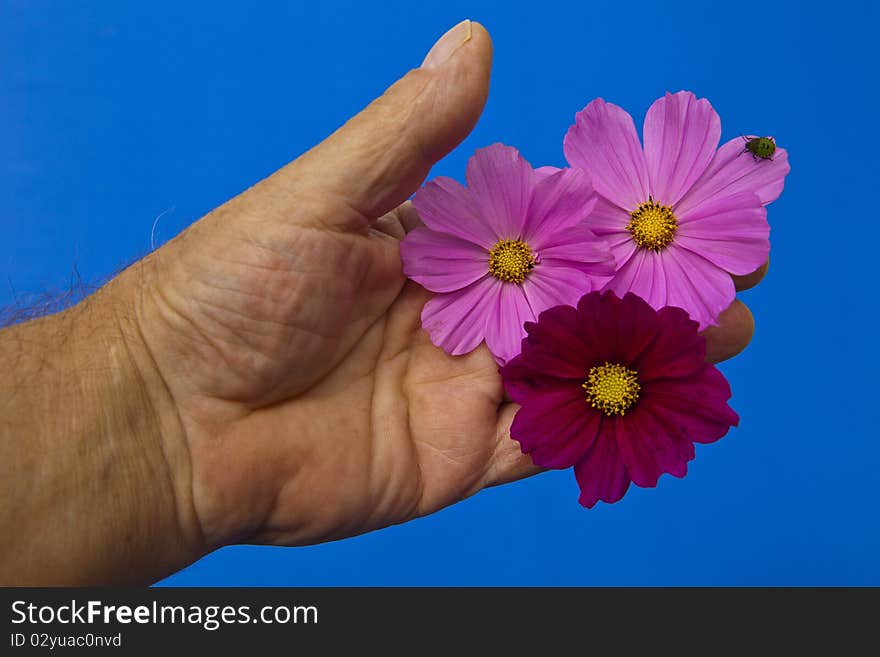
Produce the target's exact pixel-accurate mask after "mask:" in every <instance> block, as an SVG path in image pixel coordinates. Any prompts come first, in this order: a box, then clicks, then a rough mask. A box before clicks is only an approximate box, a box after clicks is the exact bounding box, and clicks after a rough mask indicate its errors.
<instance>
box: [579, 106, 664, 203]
mask: <svg viewBox="0 0 880 657" xmlns="http://www.w3.org/2000/svg"><path fill="white" fill-rule="evenodd" d="M563 150H564V151H565V157H566V159H567V160H568V162H569V164H571V165H572V166H575V167H580V168H581V169H585V170H586V171H587V173H589V174H590V177H591V178H592V180H593V187H595V189H596V191H597V192H599V194H601V195H602V196H604V197H606V198H607V199H608V200H610V201H611V202H613V203H615V204H616V205H618V206H620V207H621V208H623V209H624V210H627V211H632V210H634V209H635V208H636V207H637V206H638V205H639V203H643V202H644V201H646V200H648V194H650V187H649V186H648V182H649V180H648V169H647V166H646V164H645V156H644V153H643V152H642V145H641V144H640V143H639V136H638V134H637V133H636V127H635V125H634V124H633V120H632V117H631V116H630V115H629V114H627V113H626V112H625V111H624V110H623V109H621V108H620V107H618V106H617V105H613V104H611V103H606V102H605V101H604V100H602V99H601V98H597V99H596V100H594V101H593V102H591V103H590V104H589V105H587V106H586V107H585V108H584V109H583V110H581V111H580V112H578V114H577V116H576V117H575V124H574V125H573V126H571V127H570V128H569V129H568V133H567V134H566V135H565V140H564V141H563Z"/></svg>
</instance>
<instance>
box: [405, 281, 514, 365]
mask: <svg viewBox="0 0 880 657" xmlns="http://www.w3.org/2000/svg"><path fill="white" fill-rule="evenodd" d="M500 290H501V281H499V280H498V279H496V278H494V277H492V276H486V277H485V278H481V279H480V280H478V281H477V282H475V283H471V284H470V285H469V286H467V287H466V288H464V289H461V290H457V291H455V292H447V293H445V294H437V295H434V298H433V299H431V300H430V301H428V303H426V304H425V307H424V308H423V309H422V328H424V329H425V331H427V333H428V335H429V336H430V337H431V342H433V343H434V344H435V345H437V346H438V347H440V348H442V349H443V350H444V351H446V353H449V354H452V355H453V356H458V355H460V354H466V353H468V352H469V351H473V350H474V349H476V347H477V346H478V345H479V344H480V343H481V342H482V341H483V340H484V339H485V337H486V318H487V314H488V313H487V309H488V308H490V307H491V306H492V305H493V304H495V303H497V301H496V298H497V297H498V296H499V295H500Z"/></svg>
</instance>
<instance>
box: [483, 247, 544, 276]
mask: <svg viewBox="0 0 880 657" xmlns="http://www.w3.org/2000/svg"><path fill="white" fill-rule="evenodd" d="M534 266H535V258H534V256H533V255H532V250H531V249H530V248H529V245H528V244H526V243H525V242H523V241H522V240H501V241H500V242H498V243H497V244H496V245H495V246H493V247H492V250H491V251H490V252H489V273H490V274H492V275H493V276H494V277H495V278H497V279H498V280H499V281H504V282H505V283H522V282H523V281H524V280H526V274H528V273H529V272H530V271H531V270H532V267H534Z"/></svg>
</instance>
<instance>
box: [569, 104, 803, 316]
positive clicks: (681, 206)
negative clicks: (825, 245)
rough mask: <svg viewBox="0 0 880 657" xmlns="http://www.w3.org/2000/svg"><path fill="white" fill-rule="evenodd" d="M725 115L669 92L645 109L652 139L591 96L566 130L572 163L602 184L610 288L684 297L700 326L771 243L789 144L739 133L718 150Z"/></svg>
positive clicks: (648, 296) (657, 298) (657, 299)
mask: <svg viewBox="0 0 880 657" xmlns="http://www.w3.org/2000/svg"><path fill="white" fill-rule="evenodd" d="M720 137H721V120H720V119H719V118H718V114H717V113H716V112H715V110H714V109H712V106H711V105H710V104H709V101H707V100H706V99H705V98H703V99H699V100H697V98H696V96H694V94H692V93H690V92H686V91H681V92H678V93H676V94H666V96H665V97H664V98H660V99H659V100H657V101H656V102H655V103H654V104H653V105H651V108H650V109H649V110H648V114H647V116H646V117H645V126H644V140H645V146H644V149H642V145H641V144H640V143H639V137H638V135H637V134H636V129H635V126H634V125H633V120H632V118H631V117H630V115H629V114H627V113H626V112H625V111H624V110H623V109H621V108H620V107H618V106H617V105H612V104H611V103H606V102H605V101H604V100H602V99H598V100H594V101H593V102H591V103H590V104H589V105H587V106H586V108H584V109H583V110H582V111H581V112H580V113H578V115H577V117H576V122H575V125H573V126H572V127H571V128H570V129H569V130H568V134H566V136H565V141H564V149H565V156H566V158H567V159H568V162H569V164H571V165H572V166H575V167H580V168H583V169H585V170H586V171H588V172H589V173H590V176H591V178H592V182H593V186H594V187H595V189H596V192H597V193H598V194H599V200H598V203H597V204H596V208H595V210H594V211H593V213H592V214H591V216H590V226H591V227H592V229H593V230H594V231H595V232H596V234H597V235H599V236H601V237H604V238H605V239H607V240H608V242H609V244H610V245H611V249H612V251H613V252H614V257H615V260H616V261H617V267H618V271H617V274H616V275H615V276H614V278H613V279H612V280H611V281H610V282H609V283H608V285H607V288H606V289H609V290H614V291H615V292H617V293H618V294H619V295H623V294H624V293H626V292H629V291H632V292H634V293H635V294H637V295H639V296H641V297H642V298H644V299H645V300H646V301H647V302H648V303H650V304H651V305H652V306H653V307H654V308H662V307H663V306H667V305H670V306H678V307H680V308H684V309H685V310H687V311H688V313H690V315H691V317H692V318H693V319H695V320H697V321H698V322H699V323H700V327H701V328H705V327H706V326H708V325H710V324H717V323H718V322H717V320H718V315H719V313H721V311H723V310H724V309H726V308H727V307H728V306H729V305H730V303H731V302H732V301H733V298H734V295H735V291H734V287H733V281H732V280H731V278H730V276H729V273H730V274H738V275H742V274H749V273H751V272H753V271H754V270H755V269H757V268H758V267H760V266H761V265H762V264H764V262H765V261H766V260H767V255H768V254H769V252H770V242H769V239H768V238H769V234H770V227H769V226H768V224H767V219H766V210H765V208H764V206H765V205H767V204H768V203H770V202H771V201H773V200H775V199H776V198H778V197H779V194H780V193H781V192H782V187H783V184H784V180H785V176H786V174H787V173H788V171H789V168H790V167H789V165H788V154H787V153H786V151H785V149H784V148H777V149H776V150H775V153H774V154H773V156H772V159H764V158H758V157H754V156H753V155H752V154H751V153H748V152H746V149H745V144H746V141H745V140H744V139H743V138H742V137H736V138H735V139H732V140H731V141H729V142H727V143H726V144H724V145H723V146H722V147H721V148H719V149H718V150H717V151H716V147H717V146H718V141H719V138H720Z"/></svg>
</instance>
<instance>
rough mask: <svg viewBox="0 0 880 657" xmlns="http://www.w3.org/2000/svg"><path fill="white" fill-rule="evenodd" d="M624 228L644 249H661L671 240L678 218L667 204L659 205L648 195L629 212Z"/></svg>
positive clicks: (676, 227) (676, 228)
mask: <svg viewBox="0 0 880 657" xmlns="http://www.w3.org/2000/svg"><path fill="white" fill-rule="evenodd" d="M629 216H630V220H629V223H628V224H627V225H626V229H627V230H628V231H629V232H630V234H631V235H632V236H633V240H635V243H636V244H638V245H639V246H640V247H642V248H644V249H654V250H655V251H661V250H663V249H665V248H666V247H667V246H669V244H670V243H671V242H672V238H673V237H675V231H676V230H678V220H677V219H676V218H675V215H674V214H672V208H671V207H669V206H668V205H660V204H659V203H657V202H655V201H654V199H653V198H651V197H650V196H649V197H648V200H647V201H646V202H644V203H642V204H641V205H640V206H639V207H637V208H636V209H635V210H634V211H633V212H631V213H630V215H629Z"/></svg>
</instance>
